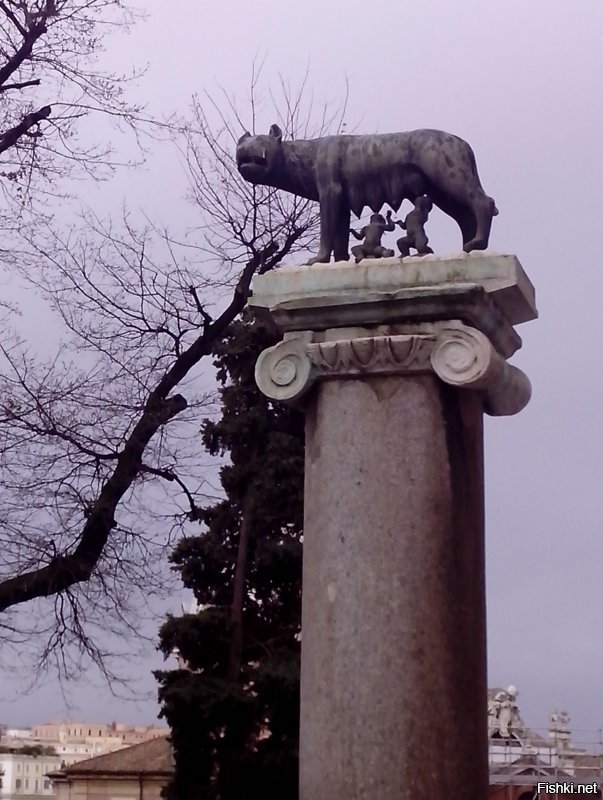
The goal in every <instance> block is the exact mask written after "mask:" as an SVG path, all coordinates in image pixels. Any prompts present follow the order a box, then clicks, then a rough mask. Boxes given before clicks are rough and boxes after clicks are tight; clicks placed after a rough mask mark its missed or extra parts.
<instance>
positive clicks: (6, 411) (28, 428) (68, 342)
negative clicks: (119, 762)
mask: <svg viewBox="0 0 603 800" xmlns="http://www.w3.org/2000/svg"><path fill="white" fill-rule="evenodd" d="M257 84H258V76H257V74H255V73H254V75H253V78H252V82H251V103H250V111H249V113H248V116H249V118H250V122H251V123H253V121H254V113H255V110H256V105H257V95H258V86H257ZM280 89H281V90H282V93H283V96H284V100H283V102H282V103H280V105H281V110H282V108H284V109H285V113H284V115H283V117H282V118H281V120H280V121H281V122H282V123H283V124H284V126H285V127H286V128H287V129H288V130H289V132H290V134H292V135H295V134H296V133H304V132H305V131H304V128H305V127H307V126H306V124H305V122H304V124H303V125H301V124H300V120H302V119H304V120H305V119H306V118H307V116H308V111H307V106H304V102H303V91H302V92H300V93H298V94H296V95H295V96H293V95H292V94H291V92H290V91H289V90H288V88H287V87H286V86H285V85H284V83H281V86H280ZM204 105H205V109H206V110H204ZM339 111H340V114H341V113H342V112H341V109H340V110H339ZM304 113H305V114H306V117H303V114H304ZM309 116H310V117H312V114H311V113H310V115H309ZM242 123H243V118H242V114H241V113H240V112H239V110H238V109H237V106H236V103H235V102H234V100H232V99H230V98H228V97H226V96H225V95H223V96H222V99H221V100H220V101H218V100H216V98H215V97H213V98H212V97H210V96H209V95H207V96H206V97H205V103H204V104H203V103H201V101H200V100H199V99H197V100H196V102H195V105H194V113H193V119H192V120H191V123H190V125H188V126H186V127H185V128H184V129H183V130H184V132H183V137H184V139H183V141H182V143H181V149H182V151H183V152H184V153H186V155H187V163H188V167H189V177H190V185H191V192H192V197H193V199H194V201H195V202H196V203H197V208H198V210H199V214H200V218H201V220H202V222H203V224H202V226H201V227H200V228H199V230H197V231H196V242H195V247H194V249H193V250H192V251H191V250H190V249H189V250H188V251H187V252H188V258H186V257H185V255H183V252H182V250H181V248H180V245H179V244H178V243H177V242H175V241H174V239H172V238H170V237H169V236H167V235H166V234H163V235H161V234H160V232H159V231H158V230H157V229H153V228H147V229H146V230H142V231H141V230H138V229H137V228H136V227H135V226H134V225H133V223H132V222H131V220H130V219H129V218H128V217H127V216H126V217H125V219H124V221H123V224H122V225H121V226H120V228H119V230H118V231H117V232H116V230H115V229H114V228H113V227H112V226H110V225H107V224H103V223H102V222H101V221H100V220H98V219H96V218H95V217H94V216H92V215H91V214H87V215H86V216H85V219H84V221H83V222H84V223H85V224H82V225H80V226H79V227H77V226H75V227H74V229H72V230H71V231H67V232H66V233H65V234H59V233H57V232H56V231H55V230H54V229H53V228H51V227H49V226H48V227H47V228H46V229H45V230H44V231H37V232H36V235H35V236H34V237H31V238H29V240H28V245H29V248H30V261H29V263H28V264H27V274H28V279H29V280H30V281H31V282H33V283H35V284H36V286H37V288H38V289H39V290H40V291H41V292H42V294H43V296H44V298H45V299H46V301H47V302H48V304H49V305H50V307H51V308H52V309H53V312H54V314H55V315H56V316H57V317H58V318H59V319H60V320H61V322H62V324H63V330H64V331H65V336H64V339H63V341H62V343H61V346H60V348H59V350H58V352H57V353H56V354H54V355H53V356H52V357H51V358H49V359H48V361H47V363H45V364H43V365H42V364H40V363H39V362H36V360H35V359H32V358H31V357H29V356H28V354H27V349H26V348H25V347H24V343H23V342H20V341H18V340H17V339H16V340H13V343H12V345H11V346H7V345H6V344H1V345H0V487H1V496H0V612H5V614H6V613H7V612H9V611H10V610H11V609H13V610H14V609H16V608H17V607H18V606H19V605H21V604H24V603H28V602H30V601H33V600H36V599H40V598H48V601H47V602H46V604H45V605H44V604H43V606H42V608H43V609H45V612H46V614H47V617H45V618H44V619H45V620H46V622H45V624H46V626H47V627H46V628H45V630H46V632H47V647H46V650H45V654H46V655H48V653H52V652H55V651H56V649H57V645H59V646H64V645H65V644H67V645H69V644H75V646H76V648H79V650H80V652H83V653H87V654H88V655H91V656H92V657H93V658H95V659H96V660H97V663H99V664H102V660H103V654H102V652H100V651H99V650H98V648H96V649H95V644H94V642H93V641H92V639H91V638H90V636H89V631H90V630H91V626H93V624H94V621H95V620H97V619H98V615H99V612H100V615H101V616H103V615H109V614H113V618H114V619H116V621H117V622H122V623H128V619H129V620H130V622H129V624H134V621H133V620H132V618H131V617H130V618H128V615H127V603H128V601H129V600H130V599H131V597H132V593H133V592H134V590H136V589H138V590H140V591H141V592H143V593H147V592H148V591H149V590H150V588H155V589H157V590H158V589H160V588H161V574H160V573H161V569H162V568H163V564H165V561H163V560H162V558H161V556H162V554H163V552H164V550H165V548H167V547H170V546H171V544H172V541H173V536H175V535H177V533H178V531H179V529H180V527H181V525H182V524H183V523H185V522H186V521H187V520H195V519H196V515H197V512H198V505H199V504H200V502H201V501H205V500H206V499H207V496H208V495H211V494H212V492H213V489H212V488H211V486H208V485H207V484H206V483H204V480H203V476H202V475H201V474H200V472H199V460H200V454H199V447H198V442H197V431H198V429H199V423H200V421H201V418H202V416H203V415H204V414H206V413H207V410H208V408H209V404H210V403H211V395H209V394H208V393H207V392H203V391H200V388H199V386H200V384H199V374H200V365H201V364H202V362H203V360H204V359H205V358H206V356H208V355H211V353H212V351H213V348H214V346H215V344H216V342H217V341H219V339H220V338H221V337H222V336H223V335H224V333H225V331H226V329H227V328H228V326H229V325H230V323H231V322H232V321H233V320H234V319H235V318H236V317H237V315H238V314H239V313H240V312H241V311H242V310H243V308H244V306H245V304H246V301H247V297H248V295H249V289H250V284H251V280H252V278H253V276H254V274H257V273H262V272H266V271H267V270H270V269H272V268H274V267H275V266H276V265H277V264H279V263H280V262H281V261H283V260H284V259H286V258H288V257H291V256H292V255H293V254H295V253H296V252H299V251H303V250H304V249H305V248H306V247H307V244H308V243H309V240H310V239H311V238H312V237H313V236H315V235H316V229H317V222H318V219H317V213H316V209H315V207H314V206H313V205H312V204H310V203H308V202H307V201H303V200H299V199H297V198H294V197H290V196H286V195H285V196H282V195H280V194H279V193H278V192H275V191H273V190H263V189H254V188H252V187H250V186H249V185H248V184H246V183H245V182H244V181H243V180H242V178H241V177H240V176H239V174H238V172H237V171H236V167H235V165H234V143H235V142H236V140H237V138H238V137H239V135H240V133H241V131H242V129H243V128H244V127H247V125H245V126H243V125H242ZM337 123H338V119H337V117H336V116H334V115H333V114H329V113H327V112H324V113H322V114H321V115H320V118H319V124H318V129H317V130H316V132H322V131H324V130H325V129H326V128H327V127H329V126H330V127H331V129H332V128H333V126H334V124H337ZM160 245H162V246H163V247H164V250H163V251H162V252H163V253H164V260H163V261H161V260H160V258H159V256H158V252H159V246H160ZM191 252H192V253H193V254H194V255H195V258H192V259H191V257H190V255H191ZM199 256H200V258H199ZM191 426H192V427H191ZM150 485H154V486H155V492H154V493H153V492H149V491H147V489H148V487H149V486H150ZM157 491H161V492H163V494H162V495H161V496H160V498H161V499H159V500H158V499H157V498H158V496H159V495H157ZM48 613H50V619H48ZM7 619H8V618H7ZM13 627H14V631H15V635H19V633H20V631H21V630H22V628H21V627H20V626H19V624H18V620H17V623H16V624H14V626H13ZM58 649H59V650H60V651H62V650H63V649H64V648H63V647H59V648H58Z"/></svg>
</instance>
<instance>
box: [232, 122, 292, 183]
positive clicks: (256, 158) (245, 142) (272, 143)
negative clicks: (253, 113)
mask: <svg viewBox="0 0 603 800" xmlns="http://www.w3.org/2000/svg"><path fill="white" fill-rule="evenodd" d="M282 139H283V132H282V131H281V129H280V128H279V126H278V125H272V126H271V127H270V132H269V133H268V136H252V135H251V134H250V133H248V132H245V133H244V134H243V135H242V136H241V138H240V139H239V141H238V142H237V168H238V170H239V172H240V173H241V175H242V176H243V177H244V178H245V180H246V181H249V183H259V184H262V185H263V186H270V179H271V177H273V176H274V175H275V173H276V171H277V166H278V164H279V163H280V161H281V153H282Z"/></svg>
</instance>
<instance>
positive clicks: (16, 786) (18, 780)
mask: <svg viewBox="0 0 603 800" xmlns="http://www.w3.org/2000/svg"><path fill="white" fill-rule="evenodd" d="M20 788H21V778H17V780H16V781H15V789H16V790H17V791H19V789H20Z"/></svg>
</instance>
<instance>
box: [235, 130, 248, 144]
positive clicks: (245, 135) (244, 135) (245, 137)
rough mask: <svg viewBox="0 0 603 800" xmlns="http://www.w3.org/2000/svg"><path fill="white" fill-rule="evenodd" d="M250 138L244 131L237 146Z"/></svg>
mask: <svg viewBox="0 0 603 800" xmlns="http://www.w3.org/2000/svg"><path fill="white" fill-rule="evenodd" d="M250 136H251V134H250V133H249V131H245V133H244V134H243V135H242V136H241V138H240V139H239V140H238V142H237V144H241V142H243V141H245V139H249V137H250Z"/></svg>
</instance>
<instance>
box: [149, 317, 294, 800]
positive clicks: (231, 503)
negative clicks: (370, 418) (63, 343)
mask: <svg viewBox="0 0 603 800" xmlns="http://www.w3.org/2000/svg"><path fill="white" fill-rule="evenodd" d="M276 341H277V338H276V336H275V335H274V334H273V333H271V332H269V331H267V330H266V329H265V328H264V327H262V326H261V325H259V324H258V323H256V322H254V321H253V320H251V319H249V318H244V319H243V320H241V321H238V322H236V323H234V324H233V325H232V326H231V328H230V331H229V333H228V335H227V336H226V337H225V338H224V341H222V342H221V343H220V344H219V345H218V346H217V347H216V350H215V352H214V359H215V360H214V363H215V365H216V367H217V369H218V381H219V383H220V384H221V389H220V396H221V405H222V414H221V417H220V419H219V420H218V421H216V422H213V421H207V422H206V423H205V424H204V426H203V430H202V440H203V443H204V445H205V447H206V448H207V450H208V451H209V452H210V453H211V454H212V455H218V454H221V455H224V454H228V455H229V461H230V463H228V464H227V465H225V466H223V467H222V469H221V471H220V478H221V483H222V487H223V490H224V494H225V499H224V500H222V501H220V502H218V503H216V504H215V505H213V506H211V507H209V508H205V509H202V510H200V512H199V519H200V521H201V523H202V524H203V531H202V533H200V534H199V535H198V536H191V537H188V538H186V539H184V540H182V541H181V542H180V543H179V544H178V546H177V547H176V549H175V551H174V553H173V555H172V557H171V560H172V562H173V565H174V568H175V569H177V570H178V571H179V572H180V575H181V578H182V581H183V583H184V585H185V586H186V587H187V588H189V589H191V590H192V591H193V592H194V595H195V597H196V599H197V602H198V603H199V605H200V606H202V610H201V611H199V612H198V613H196V614H185V615H184V616H183V617H180V618H175V617H169V618H168V620H167V622H166V623H165V624H164V625H163V627H162V629H161V634H160V636H161V648H162V650H163V651H164V653H165V654H166V655H167V654H169V653H171V652H172V651H173V650H174V649H177V650H178V651H179V654H180V657H181V658H182V659H183V661H184V662H185V663H186V665H187V667H188V669H178V670H173V671H162V672H157V673H156V676H157V678H158V680H159V683H160V690H159V697H160V701H161V703H162V713H163V716H165V718H166V719H167V721H168V724H169V725H170V728H171V738H172V743H173V747H174V754H175V763H176V770H175V776H174V779H173V781H172V782H171V784H170V785H169V786H168V788H167V792H166V795H167V797H169V798H171V800H200V798H204V799H205V798H207V800H260V798H261V800H265V798H267V797H269V796H276V797H282V798H286V800H295V798H297V793H298V789H297V775H298V766H297V760H298V738H299V737H298V726H299V669H300V667H299V661H300V637H299V634H300V629H301V558H302V554H301V549H302V522H303V459H304V450H303V448H304V438H303V437H304V434H303V416H302V415H301V413H300V412H297V411H294V410H292V409H289V408H287V407H286V406H284V405H282V404H274V405H273V404H272V402H271V401H270V400H268V398H266V397H265V396H264V395H262V394H261V393H260V391H259V389H258V388H257V386H256V384H255V379H254V367H255V362H256V359H257V357H258V355H259V354H260V352H261V351H262V350H264V349H265V348H266V347H269V346H271V345H273V344H275V342H276Z"/></svg>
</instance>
